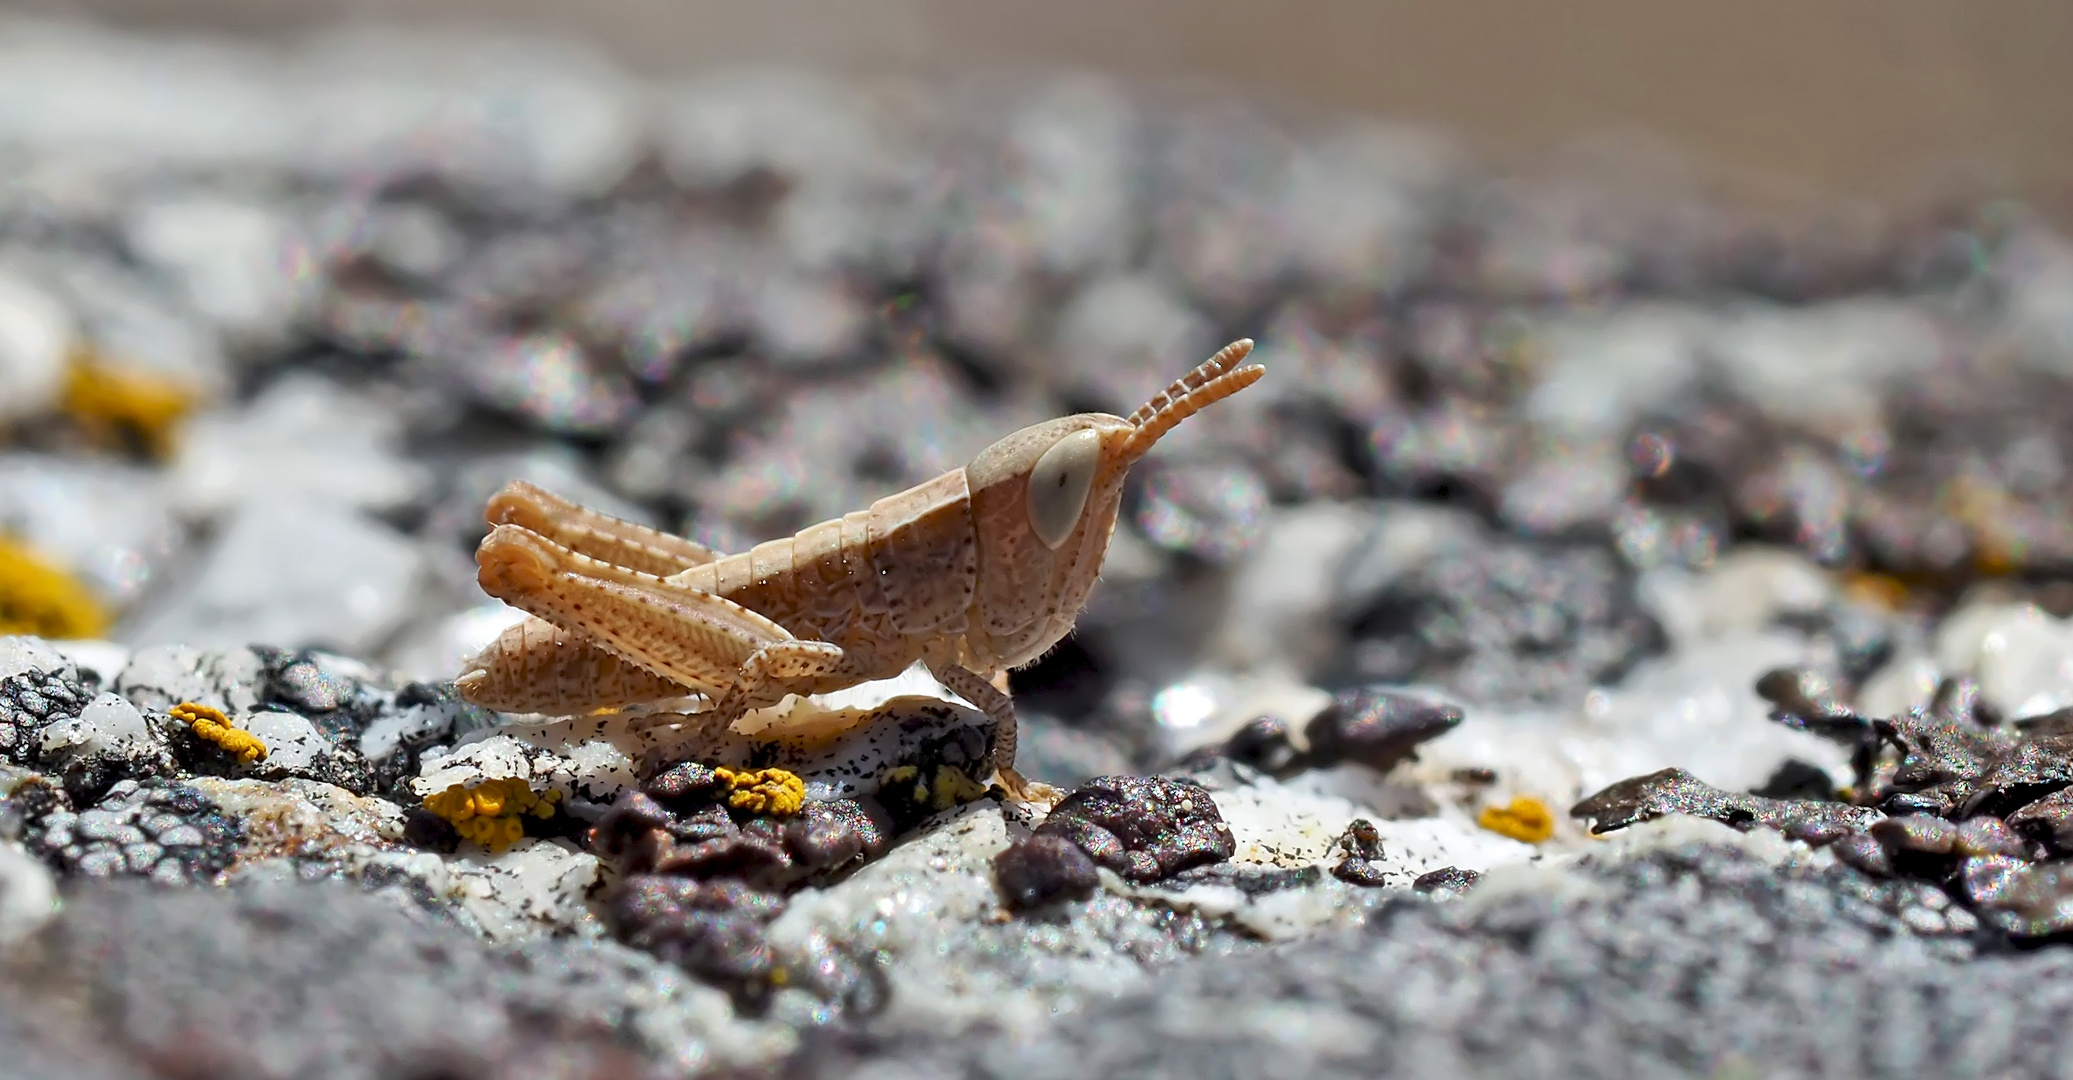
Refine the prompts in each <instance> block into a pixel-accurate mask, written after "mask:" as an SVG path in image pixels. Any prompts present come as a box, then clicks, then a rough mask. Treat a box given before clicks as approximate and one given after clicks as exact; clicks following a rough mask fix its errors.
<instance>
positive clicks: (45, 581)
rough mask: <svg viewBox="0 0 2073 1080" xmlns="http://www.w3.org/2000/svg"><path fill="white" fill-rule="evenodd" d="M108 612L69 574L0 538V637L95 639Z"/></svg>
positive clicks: (105, 623)
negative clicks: (29, 635) (21, 635)
mask: <svg viewBox="0 0 2073 1080" xmlns="http://www.w3.org/2000/svg"><path fill="white" fill-rule="evenodd" d="M108 621H109V620H108V610H107V609H106V608H105V607H103V606H102V605H101V602H100V601H99V600H97V599H95V598H94V595H93V594H92V593H91V592H88V591H87V588H86V586H84V585H82V584H80V583H79V582H78V581H77V580H76V579H74V578H73V577H72V575H70V574H68V573H66V572H65V571H63V570H61V569H59V568H58V567H56V566H55V565H52V564H51V563H49V562H47V561H45V560H44V559H43V558H42V557H41V556H39V555H37V554H36V553H35V552H33V551H31V550H29V549H28V548H27V547H24V546H22V545H21V544H18V543H15V542H14V541H11V540H8V539H6V538H4V537H0V634H36V635H38V636H41V637H46V638H57V639H66V638H97V637H100V636H101V635H102V634H103V633H105V632H106V631H107V629H108Z"/></svg>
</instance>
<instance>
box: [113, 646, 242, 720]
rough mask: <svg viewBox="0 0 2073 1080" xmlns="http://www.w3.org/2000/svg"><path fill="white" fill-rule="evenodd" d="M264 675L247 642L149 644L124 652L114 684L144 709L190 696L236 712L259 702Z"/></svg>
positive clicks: (163, 707) (230, 713)
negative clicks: (207, 648)
mask: <svg viewBox="0 0 2073 1080" xmlns="http://www.w3.org/2000/svg"><path fill="white" fill-rule="evenodd" d="M104 674H105V673H104ZM264 677H265V668H264V666H263V665H262V664H261V663H260V661H259V657H258V655H257V654H255V653H254V652H252V650H250V649H247V648H242V647H239V648H234V649H228V650H225V651H222V652H204V651H203V650H201V649H197V648H195V647H193V646H191V645H154V646H150V647H146V648H140V649H137V650H136V651H135V652H133V653H131V654H130V659H129V662H128V663H127V664H125V665H124V666H123V668H122V670H121V672H120V673H119V674H117V675H116V676H115V683H114V686H115V692H116V693H118V694H121V695H122V696H123V697H126V698H128V699H130V700H131V701H134V702H136V703H137V704H139V705H141V706H143V707H145V708H148V709H158V710H160V711H164V710H166V709H170V708H172V707H173V706H175V705H178V704H180V703H182V702H188V701H191V702H194V703H196V704H199V705H207V706H209V707H211V708H214V709H218V710H221V711H222V712H223V713H224V714H225V715H226V716H232V717H236V716H242V715H244V714H245V713H248V712H250V711H252V708H253V706H255V705H257V704H258V703H259V692H260V690H261V689H262V682H263V680H264Z"/></svg>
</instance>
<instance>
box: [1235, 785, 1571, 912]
mask: <svg viewBox="0 0 2073 1080" xmlns="http://www.w3.org/2000/svg"><path fill="white" fill-rule="evenodd" d="M1213 798H1214V799H1215V800H1216V805H1217V810H1218V812H1220V813H1221V814H1222V815H1223V817H1224V823H1225V824H1227V825H1229V826H1230V827H1231V836H1232V838H1233V839H1235V840H1236V841H1237V842H1238V848H1237V851H1236V852H1235V853H1234V854H1233V855H1232V856H1231V860H1232V861H1233V862H1239V863H1254V864H1258V865H1263V866H1274V867H1280V868H1282V869H1296V868H1300V867H1304V866H1314V865H1317V864H1319V863H1336V862H1337V861H1338V843H1339V837H1340V836H1342V835H1344V834H1345V832H1346V826H1347V825H1349V824H1351V823H1352V821H1353V819H1355V818H1366V819H1368V820H1369V821H1370V822H1372V823H1373V824H1374V826H1375V828H1376V831H1377V832H1378V833H1380V835H1381V850H1382V858H1381V859H1380V860H1377V861H1376V865H1377V867H1379V868H1380V869H1381V870H1382V872H1383V875H1384V877H1385V879H1386V880H1387V883H1388V884H1389V885H1392V886H1397V887H1404V888H1408V887H1409V886H1410V884H1411V882H1412V881H1414V880H1416V879H1417V878H1418V876H1419V875H1420V874H1425V873H1429V872H1431V871H1434V870H1439V869H1442V868H1444V867H1448V866H1458V867H1460V868H1462V869H1464V870H1474V871H1477V872H1479V873H1480V872H1482V871H1484V870H1487V869H1489V868H1490V867H1492V866H1498V865H1502V864H1504V863H1508V862H1519V861H1523V860H1526V859H1531V858H1533V857H1534V855H1535V853H1536V850H1537V849H1536V848H1534V846H1533V845H1531V844H1525V843H1521V842H1519V841H1517V840H1512V839H1509V838H1507V837H1503V836H1499V835H1498V834H1496V833H1493V832H1489V831H1487V830H1484V829H1478V828H1476V827H1474V826H1472V825H1468V824H1465V823H1463V822H1461V821H1458V820H1455V819H1453V818H1450V817H1422V818H1411V819H1405V820H1391V819H1388V818H1384V817H1382V816H1380V815H1378V814H1376V813H1375V812H1374V811H1372V810H1370V809H1367V808H1365V807H1362V806H1358V805H1356V804H1354V803H1352V802H1350V801H1348V800H1346V799H1342V798H1339V797H1337V796H1334V795H1328V794H1322V793H1319V792H1316V791H1311V790H1306V789H1305V788H1303V787H1301V786H1296V785H1290V784H1278V783H1275V782H1274V781H1272V780H1268V779H1261V780H1258V781H1255V782H1254V783H1252V784H1248V785H1246V786H1245V787H1241V788H1234V789H1231V790H1228V791H1218V792H1215V793H1214V795H1213Z"/></svg>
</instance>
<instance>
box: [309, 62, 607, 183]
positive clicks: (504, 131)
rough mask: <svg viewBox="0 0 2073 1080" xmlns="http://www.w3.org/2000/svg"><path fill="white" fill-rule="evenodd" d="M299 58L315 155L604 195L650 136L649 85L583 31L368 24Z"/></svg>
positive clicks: (379, 168)
mask: <svg viewBox="0 0 2073 1080" xmlns="http://www.w3.org/2000/svg"><path fill="white" fill-rule="evenodd" d="M287 59H288V64H289V65H291V70H293V71H294V72H295V74H296V76H297V83H298V85H297V86H296V87H295V90H296V91H297V97H296V100H295V101H294V104H295V105H296V106H297V108H298V110H299V116H298V119H303V123H304V126H302V127H300V128H299V129H298V133H299V134H300V136H301V138H300V139H299V140H298V144H297V146H296V153H297V157H298V161H299V163H300V164H301V165H302V166H303V167H304V168H310V167H316V168H323V169H331V170H337V171H341V172H350V173H353V174H356V175H364V174H365V173H366V172H368V171H375V172H390V173H412V172H422V171H427V170H429V171H432V172H434V173H436V174H439V175H444V176H449V177H452V178H455V179H458V180H461V181H464V182H468V183H472V184H482V185H486V186H496V187H499V188H502V189H507V190H508V189H509V188H510V187H511V186H512V185H513V184H514V182H516V183H517V184H522V185H526V186H528V187H530V188H533V189H534V190H537V191H540V192H543V193H546V194H549V195H554V196H558V197H564V198H566V197H580V196H585V195H596V194H600V193H602V192H603V191H605V190H606V189H607V188H609V187H611V186H612V184H614V183H616V182H617V181H618V180H619V179H620V178H621V177H623V176H624V175H626V172H627V170H628V169H630V168H631V167H632V166H633V162H634V160H635V158H636V157H637V156H638V155H639V153H640V150H641V144H640V136H641V121H642V115H641V108H640V102H639V97H638V90H637V88H636V87H635V86H633V85H632V84H631V83H630V82H629V81H628V80H627V78H626V76H625V75H624V73H622V72H621V71H619V70H618V69H617V68H616V67H615V66H613V65H612V64H611V62H610V61H609V60H607V59H606V58H605V57H604V56H603V55H602V54H601V52H600V51H599V50H597V49H595V48H593V47H588V46H586V45H585V44H583V43H581V42H578V41H575V40H573V39H551V38H541V37H523V36H519V35H516V34H512V33H508V32H506V33H483V32H481V30H480V28H477V29H475V30H472V31H468V32H452V31H445V32H442V31H434V30H427V29H425V28H423V27H413V28H411V29H409V30H401V29H396V28H388V29H382V28H375V27H368V28H362V29H358V30H355V31H353V32H350V33H332V34H328V35H325V36H324V37H322V38H320V39H317V40H315V41H314V42H313V44H312V45H311V46H310V47H309V48H308V49H307V50H304V51H302V52H300V53H299V54H296V55H293V56H291V57H289V58H287Z"/></svg>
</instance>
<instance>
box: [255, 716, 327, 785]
mask: <svg viewBox="0 0 2073 1080" xmlns="http://www.w3.org/2000/svg"><path fill="white" fill-rule="evenodd" d="M239 726H241V727H243V728H244V729H245V730H246V731H248V732H250V733H251V734H252V735H253V736H254V737H256V738H258V740H259V741H260V742H263V743H265V744H266V759H265V760H264V761H263V762H260V763H259V767H260V768H263V769H265V770H266V771H267V772H269V773H273V772H289V773H297V772H307V771H309V769H310V768H311V767H312V766H314V765H315V764H316V763H317V760H318V758H320V757H322V756H323V755H324V754H326V753H328V752H329V751H330V749H331V744H330V743H329V742H326V741H325V739H324V736H323V735H322V734H320V733H319V732H318V731H317V727H316V725H315V724H312V723H310V722H309V720H308V719H307V718H305V717H303V716H301V715H300V714H297V713H292V712H282V711H280V710H278V709H261V710H259V711H258V712H254V713H250V714H247V715H246V716H245V718H244V719H243V720H242V721H240V722H239Z"/></svg>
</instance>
